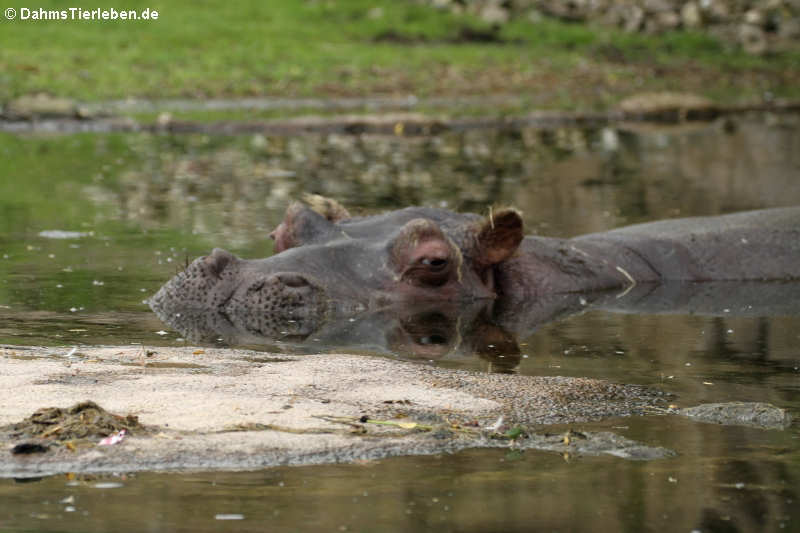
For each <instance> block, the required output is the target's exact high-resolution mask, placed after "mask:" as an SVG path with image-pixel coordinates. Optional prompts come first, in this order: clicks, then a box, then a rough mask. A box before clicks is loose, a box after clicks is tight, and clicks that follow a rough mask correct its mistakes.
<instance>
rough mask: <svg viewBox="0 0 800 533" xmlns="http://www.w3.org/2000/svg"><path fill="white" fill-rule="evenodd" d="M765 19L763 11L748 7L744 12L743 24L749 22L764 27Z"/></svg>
mask: <svg viewBox="0 0 800 533" xmlns="http://www.w3.org/2000/svg"><path fill="white" fill-rule="evenodd" d="M766 20H767V18H766V17H765V16H764V13H763V12H762V11H759V10H758V9H750V10H748V11H747V12H746V13H745V14H744V23H745V24H751V25H753V26H758V27H759V28H762V27H764V23H765V22H766Z"/></svg>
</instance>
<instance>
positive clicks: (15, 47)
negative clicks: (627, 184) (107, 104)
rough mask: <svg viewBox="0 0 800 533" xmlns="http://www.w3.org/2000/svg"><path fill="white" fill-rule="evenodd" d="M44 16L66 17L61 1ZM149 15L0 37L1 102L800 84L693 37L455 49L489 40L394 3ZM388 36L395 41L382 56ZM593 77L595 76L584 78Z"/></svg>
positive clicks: (547, 29) (515, 40) (514, 29)
mask: <svg viewBox="0 0 800 533" xmlns="http://www.w3.org/2000/svg"><path fill="white" fill-rule="evenodd" d="M38 5H40V6H41V7H43V8H44V9H49V8H52V9H62V8H63V6H62V5H61V4H60V3H58V2H56V1H54V0H51V1H49V2H48V1H42V2H41V3H40V4H38ZM84 7H86V6H84ZM101 7H107V6H105V5H101ZM145 7H149V8H153V9H156V10H158V11H159V13H160V16H159V19H158V20H157V21H151V22H142V21H140V22H109V21H107V22H102V23H99V22H78V21H74V22H63V21H62V22H58V21H36V22H34V21H27V22H26V21H20V20H18V21H15V22H7V23H5V24H4V27H3V41H4V42H3V46H2V47H0V65H3V71H2V78H0V79H2V81H3V84H2V85H0V100H2V99H6V98H9V97H11V96H14V95H18V94H21V93H25V92H30V91H34V90H49V91H51V92H54V93H57V94H63V95H68V96H72V97H76V98H81V99H86V100H95V99H103V98H124V97H127V96H145V97H147V96H149V97H175V96H188V97H198V96H199V97H206V96H234V97H236V96H253V95H277V96H282V97H287V96H298V95H309V94H316V95H334V96H335V95H342V94H351V95H363V94H367V93H373V94H377V93H384V94H385V93H393V94H407V93H416V94H421V95H426V94H453V93H465V92H466V93H481V92H507V91H517V92H526V93H527V92H531V91H533V92H536V93H537V95H538V97H539V99H540V101H537V105H540V106H546V107H570V108H574V107H581V106H580V104H581V103H583V104H586V103H589V104H590V105H600V106H603V105H609V104H611V103H613V102H614V101H616V99H618V98H619V97H620V96H621V95H623V94H624V93H625V92H629V91H633V90H653V89H662V88H672V89H681V88H682V89H686V90H696V91H700V92H712V93H715V94H719V95H721V97H722V98H727V99H734V98H736V93H737V92H738V93H741V91H742V90H743V89H744V90H745V92H747V93H751V94H753V95H757V94H759V93H760V92H761V91H763V86H762V85H763V79H762V78H763V76H764V75H766V76H772V77H774V80H775V81H774V83H772V82H771V84H772V85H774V86H773V87H770V88H769V89H770V90H771V91H773V92H774V93H776V94H782V93H786V94H793V95H795V96H796V95H797V87H796V84H792V83H791V82H792V79H796V74H786V72H785V71H789V72H794V71H795V70H796V64H797V54H796V53H791V54H790V53H787V54H782V55H778V56H775V57H769V58H755V57H749V56H747V55H745V54H743V53H741V52H732V51H727V50H725V49H724V48H723V47H722V46H721V45H720V44H719V43H718V42H717V41H715V40H713V39H711V38H710V37H708V36H705V35H702V34H697V33H689V32H687V33H683V32H680V33H669V34H666V35H663V36H644V35H638V34H636V35H630V34H625V33H623V32H621V31H615V30H610V29H603V28H592V27H588V26H584V25H578V24H566V23H561V22H557V21H552V20H548V19H544V20H542V21H541V22H538V23H533V22H531V21H529V20H526V19H525V18H524V17H521V18H520V19H519V20H516V21H514V22H512V23H510V24H508V25H507V26H505V27H504V28H503V29H502V30H501V31H500V33H499V34H498V35H497V37H498V38H499V39H500V40H501V41H503V43H502V44H497V43H488V44H481V43H474V42H467V43H460V44H454V43H452V42H449V41H451V40H453V39H454V38H455V37H457V36H458V35H459V33H460V32H461V30H462V29H463V28H464V27H465V26H469V27H471V28H473V29H477V30H481V31H486V30H487V29H488V26H487V25H486V24H485V23H483V22H482V21H479V20H477V19H476V18H474V17H469V16H461V17H459V16H454V15H452V14H450V13H448V12H447V11H446V10H437V9H432V8H429V7H427V6H423V5H418V4H416V3H414V2H405V1H403V2H401V1H396V0H348V1H346V2H327V1H319V2H300V1H295V0H288V1H283V2H256V1H249V2H228V3H217V4H215V5H214V6H212V7H208V6H198V4H196V3H194V2H188V1H186V0H183V1H173V2H169V3H164V2H144V1H131V2H129V4H127V5H126V6H125V8H126V9H143V8H145ZM390 33H391V34H392V35H398V36H400V38H399V39H394V40H391V39H387V40H385V41H382V42H375V39H376V38H377V37H379V36H382V35H383V36H387V35H389V34H390ZM67 43H68V44H67ZM587 60H588V61H587ZM587 63H588V64H589V70H592V69H594V71H593V72H592V73H590V77H589V78H585V76H586V75H587V74H586V72H584V70H585V68H584V67H585V66H586V64H587ZM685 67H691V70H692V71H691V72H690V73H689V74H687V73H686V72H684V71H685V70H686V68H685ZM654 68H666V69H668V70H669V72H665V73H662V74H661V75H659V74H658V73H655V74H654V71H653V69H654ZM698 69H699V70H698ZM718 71H730V72H733V74H734V77H733V81H734V83H733V85H734V86H735V88H734V89H727V90H726V89H724V88H725V87H727V86H729V85H731V83H729V81H730V80H729V79H728V78H726V77H720V76H718V73H719V72H718ZM738 72H750V73H753V74H754V75H752V76H736V73H738ZM755 74H759V75H761V76H762V78H759V77H758V76H755ZM559 88H562V89H565V91H564V92H563V93H562V92H561V91H560V90H558V89H559ZM595 93H597V94H595Z"/></svg>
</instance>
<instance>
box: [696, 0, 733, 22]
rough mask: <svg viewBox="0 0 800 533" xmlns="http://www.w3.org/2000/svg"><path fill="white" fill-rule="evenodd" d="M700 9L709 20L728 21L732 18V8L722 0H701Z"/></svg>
mask: <svg viewBox="0 0 800 533" xmlns="http://www.w3.org/2000/svg"><path fill="white" fill-rule="evenodd" d="M700 9H701V10H702V12H703V17H704V18H705V19H706V20H708V21H709V22H713V23H721V22H727V21H728V19H729V18H730V8H729V7H728V4H726V3H725V2H723V1H722V0H700Z"/></svg>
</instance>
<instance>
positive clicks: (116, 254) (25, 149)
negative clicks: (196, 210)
mask: <svg viewBox="0 0 800 533" xmlns="http://www.w3.org/2000/svg"><path fill="white" fill-rule="evenodd" d="M132 139H133V138H132V137H131V136H127V137H126V136H119V135H107V136H106V135H71V136H63V137H61V136H58V137H31V138H27V137H14V136H10V135H3V136H2V137H0V140H1V141H2V147H3V152H4V153H3V157H2V158H0V174H2V175H3V176H6V178H5V179H3V180H0V279H2V280H3V281H2V283H0V304H2V305H9V306H10V307H11V309H12V310H14V309H35V310H45V311H56V312H64V313H66V312H69V309H71V308H76V309H79V310H80V308H83V310H84V311H86V312H95V311H98V310H105V309H115V310H135V311H141V310H142V305H141V300H142V299H143V298H144V297H146V296H148V295H149V294H150V293H152V291H153V290H155V288H157V287H158V285H159V284H160V282H162V281H163V280H165V279H166V278H167V277H169V276H170V275H172V274H174V273H175V272H176V270H177V269H178V268H180V266H179V265H180V264H182V263H183V261H184V256H185V255H188V256H189V257H190V258H194V257H196V256H197V255H200V252H199V250H205V249H206V248H207V247H208V245H207V244H206V243H204V242H203V239H202V236H193V235H191V234H188V235H187V234H184V233H183V232H181V231H180V230H179V229H171V228H159V229H158V230H156V231H148V232H144V231H142V230H141V229H140V228H139V227H138V225H136V224H131V223H128V222H125V221H124V220H121V219H120V214H119V213H117V212H116V211H117V210H116V209H115V207H116V206H114V205H111V204H103V203H102V202H100V201H96V200H93V199H92V198H90V197H89V194H87V191H88V190H89V188H90V187H92V186H102V188H103V189H104V190H106V191H112V192H113V191H114V190H115V188H116V187H117V185H118V178H119V175H120V174H121V173H123V172H125V171H126V170H128V169H130V168H140V167H141V166H143V165H145V163H144V162H143V161H142V158H141V156H140V155H139V154H137V153H136V152H135V151H133V150H132V149H131V147H130V144H129V142H130V141H131V140H132ZM48 229H50V230H52V229H61V230H72V231H80V232H84V233H88V235H87V236H85V237H83V238H79V239H66V240H62V239H46V238H42V237H40V236H39V235H38V234H39V232H40V231H42V230H48ZM171 248H174V249H175V250H174V251H172V250H171ZM184 249H186V250H187V251H184ZM156 253H158V255H156ZM3 256H8V257H3ZM167 258H169V259H170V260H169V261H167ZM95 282H97V283H95ZM58 285H61V287H59V286H58ZM141 289H145V292H142V291H141Z"/></svg>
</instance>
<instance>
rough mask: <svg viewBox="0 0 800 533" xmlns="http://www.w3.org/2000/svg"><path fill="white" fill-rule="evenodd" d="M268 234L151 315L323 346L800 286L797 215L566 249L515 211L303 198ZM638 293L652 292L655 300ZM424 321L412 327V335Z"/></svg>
mask: <svg viewBox="0 0 800 533" xmlns="http://www.w3.org/2000/svg"><path fill="white" fill-rule="evenodd" d="M270 236H271V237H272V238H273V239H274V241H275V246H274V247H275V252H276V253H275V254H274V255H272V256H270V257H268V258H266V259H242V258H239V257H237V256H235V255H233V254H232V253H230V252H227V251H225V250H223V249H221V248H215V249H214V250H213V251H212V252H211V253H210V254H209V255H207V256H204V257H200V258H198V259H196V260H194V261H193V262H192V263H191V264H189V265H188V266H187V268H186V269H185V270H184V271H183V272H181V273H179V274H177V275H176V276H175V277H174V278H172V279H171V280H170V281H168V282H167V283H166V284H165V285H164V286H163V287H162V288H161V289H160V290H159V291H158V292H157V293H156V294H155V295H154V296H153V297H152V298H150V300H149V303H150V306H151V307H152V308H153V310H154V311H155V312H156V313H157V314H158V315H159V317H161V318H162V320H164V321H165V322H167V323H168V324H170V325H171V326H173V327H175V328H176V329H178V330H179V331H181V332H182V333H184V335H186V336H188V337H189V338H193V337H194V338H195V339H199V338H203V337H207V336H209V334H213V335H219V336H223V337H226V338H228V339H236V338H239V339H244V342H246V343H252V342H253V340H254V339H258V338H279V339H294V340H298V339H299V340H302V339H310V338H312V337H314V338H315V339H318V338H319V337H320V336H321V335H322V334H321V333H320V332H322V331H327V332H328V335H329V336H330V335H332V334H331V333H330V332H331V331H332V330H331V327H330V325H331V324H335V325H338V326H336V327H334V328H333V329H335V330H337V331H341V330H343V329H347V324H352V323H354V322H356V323H362V324H368V325H369V326H367V327H366V329H369V330H372V331H379V330H380V328H376V327H375V326H374V322H373V321H374V320H375V317H376V316H380V317H383V318H385V317H387V316H388V317H391V320H393V321H394V322H393V323H395V324H397V323H409V321H408V320H407V317H408V316H410V315H408V313H406V310H415V309H418V308H420V307H422V308H423V309H425V311H424V313H428V314H427V315H425V314H424V313H423V314H422V315H421V316H439V317H444V320H439V323H440V325H441V324H447V327H444V326H442V327H443V328H444V329H445V330H446V331H448V332H451V333H452V331H453V326H452V324H456V323H458V322H459V320H457V319H456V318H454V317H457V316H458V314H459V312H460V311H459V310H462V309H474V308H475V307H476V306H477V307H479V308H480V310H478V311H474V312H471V314H470V319H469V320H468V322H469V324H473V325H474V324H479V325H480V324H487V323H489V324H495V325H497V324H498V323H499V324H500V325H501V326H503V325H506V326H507V327H505V329H512V330H515V331H518V330H520V329H525V328H529V327H530V324H534V323H541V322H542V320H548V319H551V318H552V317H553V316H557V315H558V314H559V313H564V312H570V310H574V309H576V308H577V307H579V306H581V305H584V306H585V305H587V302H588V303H591V302H604V303H603V305H611V306H614V305H616V306H621V305H624V304H623V303H621V302H638V303H636V305H641V306H644V307H647V306H648V305H649V306H655V307H658V306H662V307H663V306H664V305H665V304H664V300H665V299H666V300H670V299H671V300H670V301H672V302H673V304H671V305H676V304H675V302H677V301H681V302H684V303H683V304H680V305H684V304H685V303H686V302H689V301H692V298H693V297H687V296H686V294H687V293H686V289H685V288H683V285H680V287H679V288H677V289H671V288H670V289H665V288H663V287H672V286H673V285H674V284H675V283H678V284H686V283H692V284H697V283H701V282H702V283H707V282H728V281H737V282H743V281H749V282H756V281H758V282H763V281H772V282H774V281H786V280H795V279H798V278H800V208H796V207H790V208H775V209H766V210H758V211H748V212H742V213H734V214H727V215H720V216H712V217H694V218H682V219H671V220H664V221H659V222H650V223H644V224H637V225H632V226H627V227H623V228H619V229H615V230H611V231H606V232H602V233H593V234H589V235H584V236H580V237H575V238H569V239H563V238H554V237H543V236H525V235H524V230H523V222H522V216H521V214H520V212H519V211H517V210H516V209H514V208H511V207H504V208H495V209H491V210H489V212H488V214H487V215H485V216H480V215H476V214H469V213H456V212H453V211H449V210H446V209H439V208H432V207H408V208H405V209H400V210H396V211H390V212H387V213H383V214H378V215H372V216H360V217H356V216H351V215H350V214H349V212H348V211H347V209H345V208H344V207H343V206H342V205H341V204H339V203H338V202H336V201H334V200H331V199H328V198H323V197H319V196H308V197H306V198H305V199H304V201H300V202H295V203H293V204H292V205H290V206H289V207H288V209H287V211H286V215H285V218H284V220H283V222H281V224H280V225H279V226H278V227H277V228H276V229H275V230H274V231H273V232H272V233H271V234H270ZM670 284H673V285H670ZM657 287H662V288H661V289H657ZM723 292H724V291H723ZM773 292H774V291H773ZM777 292H778V293H780V292H782V291H781V290H780V289H779V290H778V291H777ZM783 292H786V291H783ZM796 292H797V291H794V292H792V294H795V293H796ZM758 293H759V291H752V292H750V293H748V294H751V295H752V294H758ZM609 294H610V295H612V296H609ZM642 295H650V296H649V298H650V299H649V300H648V302H649V303H644V300H643V296H642ZM653 295H655V296H653ZM665 295H666V296H665ZM623 296H625V298H622V297H623ZM694 301H696V299H695V300H694ZM654 302H655V303H654ZM487 305H489V306H491V308H487ZM692 305H694V304H692ZM703 305H705V304H703ZM666 307H669V305H667V306H666ZM523 311H524V312H523ZM430 313H435V315H431V314H430ZM413 316H417V317H418V316H420V315H419V313H416V314H414V315H413ZM364 317H369V318H367V319H365V318H364ZM404 317H405V318H404ZM498 317H501V318H498ZM362 319H363V320H362ZM404 320H405V322H403V321H404ZM421 322H423V323H424V322H425V321H424V320H423V321H420V320H418V319H417V320H415V321H411V322H410V323H411V324H417V326H415V327H416V328H417V330H419V326H418V325H419V324H420V323H421ZM523 323H524V324H525V325H523ZM337 328H338V329H337ZM395 329H396V328H395ZM395 329H393V331H395ZM406 329H408V328H406ZM412 329H413V328H412ZM440 329H441V328H440ZM478 329H480V328H478ZM484 329H486V328H485V327H484ZM501 329H502V328H501ZM489 331H492V335H493V336H494V337H493V338H502V337H503V335H502V333H498V332H496V331H494V330H492V329H491V328H489ZM393 335H395V334H393ZM243 336H244V337H243ZM395 336H396V335H395ZM446 336H447V335H445V334H441V333H440V334H438V337H437V338H438V339H440V340H441V338H443V337H446ZM412 337H414V338H421V337H420V336H419V335H417V336H414V335H412ZM425 338H427V339H428V340H430V338H429V337H425ZM399 342H405V343H408V342H409V340H408V338H407V337H403V338H402V339H401V341H399Z"/></svg>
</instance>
